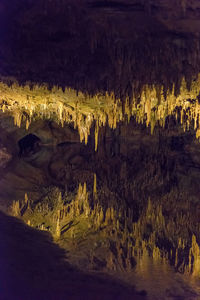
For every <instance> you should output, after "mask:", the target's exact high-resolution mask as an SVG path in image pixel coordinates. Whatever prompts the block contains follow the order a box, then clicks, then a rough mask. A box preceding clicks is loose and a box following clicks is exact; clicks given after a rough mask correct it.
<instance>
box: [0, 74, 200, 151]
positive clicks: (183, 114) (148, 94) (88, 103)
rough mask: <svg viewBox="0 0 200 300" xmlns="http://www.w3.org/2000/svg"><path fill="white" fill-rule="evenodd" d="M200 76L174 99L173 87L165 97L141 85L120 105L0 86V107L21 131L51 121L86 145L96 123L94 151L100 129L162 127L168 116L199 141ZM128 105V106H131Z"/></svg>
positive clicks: (109, 98) (71, 93)
mask: <svg viewBox="0 0 200 300" xmlns="http://www.w3.org/2000/svg"><path fill="white" fill-rule="evenodd" d="M199 91H200V75H199V76H198V78H197V79H196V80H193V81H192V83H191V87H190V90H188V88H187V83H186V81H185V80H184V79H183V80H182V84H181V87H180V93H179V95H178V96H175V91H174V87H173V89H172V90H171V91H170V90H168V91H167V92H166V94H165V93H164V91H163V87H159V86H158V87H157V86H151V87H150V86H148V85H144V86H143V88H142V91H141V95H140V102H139V103H138V104H137V99H136V98H133V99H132V100H131V101H130V99H128V98H126V99H125V100H124V101H123V102H121V101H120V100H119V99H115V96H114V94H108V93H106V94H105V95H103V94H97V95H96V96H89V95H86V94H83V93H81V92H80V93H78V95H77V93H76V91H75V90H72V89H70V88H69V89H65V91H64V92H63V91H62V89H60V88H56V87H54V88H53V89H52V90H51V91H49V90H48V88H47V87H45V86H41V87H39V86H37V85H36V86H34V87H33V89H30V87H29V86H28V85H26V86H24V87H21V86H19V85H18V84H17V83H15V84H13V85H12V86H11V87H8V86H7V85H6V84H4V83H0V105H1V109H2V111H3V112H5V113H9V114H11V115H13V117H14V123H15V125H16V126H18V127H20V126H21V125H22V124H25V125H23V126H25V127H26V129H28V128H29V126H30V124H31V122H32V121H34V120H36V119H39V118H42V119H43V118H45V119H50V118H53V119H54V120H55V121H56V122H58V123H60V124H61V125H62V126H63V125H64V123H73V124H74V128H77V129H78V132H79V135H80V141H81V142H82V141H85V143H86V144H87V141H88V135H89V134H90V129H91V126H92V124H93V122H94V121H95V124H96V125H95V149H97V145H98V132H99V127H101V126H105V125H106V124H108V125H109V126H110V127H111V128H116V125H117V123H118V122H119V121H123V120H125V119H126V118H128V120H130V117H131V116H134V117H135V118H136V121H137V122H138V123H145V124H146V126H147V127H148V126H151V132H152V133H153V130H154V127H155V126H156V125H157V124H159V125H160V126H165V121H166V118H167V117H168V116H172V115H173V116H174V117H175V118H176V119H177V120H178V121H177V122H180V123H181V125H182V127H183V129H184V131H185V130H189V129H191V128H193V129H194V130H195V131H196V137H197V138H199V137H200V117H199V116H200V103H199ZM130 103H131V104H130Z"/></svg>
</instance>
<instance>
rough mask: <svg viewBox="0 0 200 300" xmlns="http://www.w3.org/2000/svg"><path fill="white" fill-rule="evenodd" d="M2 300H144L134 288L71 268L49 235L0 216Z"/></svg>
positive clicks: (63, 252)
mask: <svg viewBox="0 0 200 300" xmlns="http://www.w3.org/2000/svg"><path fill="white" fill-rule="evenodd" d="M0 228H1V231H0V241H1V242H0V266H1V267H0V299H1V300H21V299H26V300H36V299H37V300H47V299H48V300H65V299H70V300H73V299H91V300H93V299H109V300H111V299H115V300H116V299H123V300H124V299H127V300H128V299H143V297H142V296H140V295H139V294H137V293H136V292H135V291H134V289H133V288H132V287H129V286H125V285H123V284H121V283H119V282H117V281H114V280H112V279H111V278H108V277H106V276H99V277H95V276H92V275H87V274H84V273H82V272H81V271H79V270H78V269H75V268H74V267H73V266H71V265H70V264H69V263H68V262H67V261H66V257H65V251H64V250H62V249H60V248H59V247H58V246H57V245H56V244H54V243H53V241H52V238H51V236H50V235H49V233H47V232H41V231H37V230H35V229H33V228H31V227H29V226H27V225H25V224H24V223H22V222H21V221H20V220H18V219H16V218H14V217H10V216H7V215H5V214H4V213H2V212H0Z"/></svg>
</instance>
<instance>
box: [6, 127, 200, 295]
mask: <svg viewBox="0 0 200 300" xmlns="http://www.w3.org/2000/svg"><path fill="white" fill-rule="evenodd" d="M134 124H135V122H134V121H131V122H130V124H129V125H123V124H121V125H120V126H119V127H118V128H117V132H118V134H117V135H113V132H112V130H110V129H109V127H107V128H104V130H105V131H104V135H101V134H100V137H101V138H100V139H99V147H98V151H96V152H95V151H94V148H93V147H91V145H92V143H94V141H93V140H90V141H89V144H88V145H87V146H86V145H83V144H80V143H78V142H76V143H75V142H73V143H70V142H66V143H61V144H59V145H57V147H56V148H53V147H45V146H41V149H40V150H38V152H36V153H32V152H31V153H30V155H28V154H27V153H26V154H25V155H24V156H23V158H21V159H18V158H17V159H16V161H15V169H14V170H13V169H12V176H15V177H14V178H12V176H11V175H10V171H9V169H8V170H7V174H6V175H5V177H4V184H5V182H9V191H7V192H6V189H5V188H4V195H2V196H4V197H6V195H8V194H9V193H11V194H12V193H13V194H15V199H16V196H17V195H19V198H21V199H22V195H23V193H24V194H25V198H24V200H23V199H22V200H20V199H19V200H17V199H16V201H14V202H12V203H11V202H10V207H9V211H10V212H11V214H13V215H15V216H17V217H19V218H22V219H23V220H24V221H25V222H26V223H27V224H28V225H30V226H33V227H36V228H38V229H41V230H47V231H49V232H51V234H52V235H53V236H54V238H55V241H56V242H57V243H59V245H60V246H61V247H62V248H65V249H67V250H68V251H69V254H68V255H69V260H70V261H71V262H72V263H73V264H75V265H77V266H79V268H82V269H88V270H95V271H96V272H98V271H104V272H108V273H111V274H113V275H114V276H117V277H121V276H122V275H121V274H123V276H122V277H123V280H125V281H127V282H129V283H132V284H137V286H138V287H139V288H140V289H141V288H144V289H147V291H148V292H149V295H151V296H152V297H154V298H152V299H156V298H155V295H157V297H158V299H159V295H162V297H163V299H164V296H165V297H169V299H170V297H171V299H175V297H176V296H178V295H179V296H180V295H182V296H183V295H184V297H185V298H183V299H195V297H196V295H197V294H196V293H199V291H198V289H197V288H196V284H192V283H190V280H188V279H187V280H186V279H185V277H183V275H178V274H179V273H180V274H185V275H184V276H186V275H187V276H195V277H196V276H197V277H198V278H199V274H200V262H199V254H200V247H199V230H200V227H199V226H200V224H199V204H198V197H197V195H198V192H199V186H198V185H197V184H196V182H197V180H198V178H199V176H200V174H199V166H200V161H199V156H198V153H199V147H198V144H197V143H196V140H195V137H193V138H192V137H190V138H188V133H184V132H183V131H182V133H181V135H180V134H179V135H178V132H180V130H181V129H180V128H179V129H177V132H174V133H173V134H172V133H168V134H166V135H164V134H161V132H160V131H158V132H157V133H155V134H154V135H153V136H150V135H148V134H145V133H144V128H139V127H135V128H134V126H136V124H135V125H134ZM132 128H134V130H131V129H132ZM60 130H61V131H62V130H64V129H60ZM161 130H162V129H161ZM115 133H116V132H115ZM127 133H128V134H127ZM162 133H163V132H162ZM105 138H106V140H105ZM183 162H184V164H183ZM29 172H31V173H30V175H29ZM29 176H31V177H32V183H29V184H28V185H27V181H28V178H29ZM39 176H40V177H39ZM27 177H28V178H27ZM31 177H30V178H31ZM16 178H17V180H20V181H21V187H23V188H22V190H21V191H20V190H19V189H18V188H17V187H16V183H15V182H16ZM39 178H43V179H42V182H40V184H39ZM36 182H37V184H36ZM38 185H39V186H40V187H39V189H38V188H36V186H38ZM6 193H7V194H6ZM13 194H12V196H11V195H10V198H11V199H13V198H14V196H13ZM170 266H171V267H170ZM163 268H165V269H163ZM150 269H151V270H152V271H153V272H154V277H152V276H151V273H152V271H151V272H150ZM175 272H178V274H177V273H175ZM170 274H171V275H170ZM156 276H158V277H159V276H162V279H160V281H158V280H156ZM153 278H154V279H155V284H153V282H154V281H153ZM187 278H190V277H187ZM140 279H141V282H139V280H140ZM147 279H148V280H147ZM185 280H186V281H185ZM146 281H147V282H148V283H146V284H144V285H143V287H142V283H144V282H146ZM167 284H169V286H167ZM151 285H152V287H151ZM163 286H165V288H163ZM175 286H176V291H174V287H175ZM197 286H198V285H197ZM156 291H157V292H156ZM159 293H161V294H159ZM162 293H164V296H163V294H162Z"/></svg>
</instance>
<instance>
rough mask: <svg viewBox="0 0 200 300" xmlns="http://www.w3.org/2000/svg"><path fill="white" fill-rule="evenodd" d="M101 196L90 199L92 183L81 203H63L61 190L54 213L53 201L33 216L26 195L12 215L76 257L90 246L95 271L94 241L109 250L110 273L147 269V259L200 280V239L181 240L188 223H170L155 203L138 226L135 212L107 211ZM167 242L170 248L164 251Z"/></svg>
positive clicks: (81, 189)
mask: <svg viewBox="0 0 200 300" xmlns="http://www.w3.org/2000/svg"><path fill="white" fill-rule="evenodd" d="M94 185H96V179H95V176H94ZM95 190H96V187H95V186H94V190H93V193H92V194H90V193H89V192H88V191H87V187H86V183H85V184H84V185H81V184H79V188H78V192H77V195H76V197H75V198H74V199H73V200H72V201H70V202H68V200H67V199H68V196H67V198H66V196H64V198H63V197H62V195H61V193H60V191H59V189H58V188H55V189H54V190H53V193H52V195H53V197H55V196H56V195H57V199H55V198H54V206H53V207H50V206H51V205H50V204H49V200H48V201H47V200H44V201H43V202H41V203H39V204H38V205H37V206H36V207H35V209H34V210H31V208H30V203H31V201H29V200H28V197H27V195H25V200H24V202H23V203H22V204H21V205H20V204H19V201H18V202H14V203H13V205H12V208H11V213H12V214H14V215H15V216H16V215H17V216H18V217H21V216H22V213H21V212H22V211H23V217H22V219H23V220H24V221H25V222H26V223H27V224H28V225H31V226H33V227H36V228H38V229H40V230H47V231H50V232H51V233H52V235H53V236H54V238H55V241H57V242H58V243H61V246H62V247H63V246H64V247H65V248H67V249H68V248H70V247H72V249H73V251H72V252H74V251H75V253H76V251H77V253H79V251H82V248H81V247H80V248H79V243H80V245H81V244H82V243H83V245H85V246H84V247H85V251H86V252H87V248H88V245H90V258H89V259H90V267H91V268H93V267H94V260H95V257H96V256H98V251H99V250H98V248H95V247H93V246H92V243H94V241H93V239H94V240H95V241H96V242H95V243H96V244H98V243H100V242H101V243H102V244H103V245H105V246H104V252H103V253H104V254H102V253H101V256H102V255H103V256H102V260H103V261H105V263H104V268H105V270H111V271H117V270H118V271H122V270H126V271H131V270H132V269H133V268H134V266H135V264H136V261H137V263H138V262H140V261H141V263H145V262H144V258H145V257H147V256H150V257H152V259H153V260H154V261H155V262H156V261H161V262H162V263H165V264H166V263H170V264H173V265H174V267H175V268H176V269H177V270H179V271H180V272H182V273H183V272H185V273H189V274H193V275H194V276H198V277H200V261H199V260H200V247H199V245H198V243H197V241H196V236H195V234H193V236H192V240H190V238H189V237H188V238H182V237H180V232H181V231H183V230H182V228H183V227H184V226H185V224H187V225H188V227H189V226H190V220H189V219H187V217H183V216H181V215H178V214H177V215H176V222H174V218H173V217H172V218H168V219H166V218H165V217H164V216H163V213H162V206H161V205H155V204H153V203H152V201H151V200H150V199H149V200H148V203H147V207H146V208H145V209H144V210H143V212H142V214H141V216H140V218H139V220H138V221H137V222H133V211H132V210H130V208H128V209H127V208H126V207H124V206H119V205H118V204H117V203H116V201H114V202H112V201H111V202H112V203H113V205H108V204H107V205H106V206H102V205H101V201H100V200H99V197H98V193H97V192H95V194H94V191H95ZM66 200H67V202H66ZM64 203H65V204H64ZM188 218H189V216H188ZM92 237H93V238H92ZM162 240H163V241H168V242H166V243H165V244H163V245H162V243H161V242H160V241H162ZM166 245H168V246H167V247H166Z"/></svg>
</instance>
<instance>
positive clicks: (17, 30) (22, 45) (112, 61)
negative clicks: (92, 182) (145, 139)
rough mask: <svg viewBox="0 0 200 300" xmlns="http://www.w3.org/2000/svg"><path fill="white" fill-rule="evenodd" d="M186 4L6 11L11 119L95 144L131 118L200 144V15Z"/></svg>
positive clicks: (2, 98)
mask: <svg viewBox="0 0 200 300" xmlns="http://www.w3.org/2000/svg"><path fill="white" fill-rule="evenodd" d="M176 2H177V3H176ZM176 2H175V3H174V5H173V6H172V5H170V3H169V1H164V0H163V1H152V2H151V3H150V1H123V2H120V1H111V2H105V1H89V2H86V1H77V2H76V3H74V2H73V3H72V1H54V3H53V2H50V1H47V0H44V1H31V0H30V1H28V0H27V1H17V0H15V1H12V3H11V2H9V3H8V2H7V1H2V3H1V6H0V15H1V18H0V19H1V21H0V22H1V24H0V25H1V26H0V27H1V29H0V37H1V46H0V108H1V111H2V112H3V113H6V114H9V115H11V116H13V118H14V124H15V125H17V126H19V127H20V126H21V125H22V126H23V127H25V128H26V129H28V128H29V125H30V123H31V122H33V121H34V120H37V119H41V118H42V119H53V120H55V121H56V122H57V123H59V124H61V125H62V126H63V124H64V123H73V124H74V127H75V128H78V131H79V135H80V140H81V141H83V140H84V141H85V142H86V143H87V140H88V135H89V134H90V129H91V126H92V124H93V123H94V122H95V128H96V130H95V133H96V135H98V129H99V127H101V126H104V125H105V124H108V125H109V126H110V127H111V128H116V125H117V123H118V122H121V121H124V120H128V121H129V120H130V118H131V117H133V118H134V119H135V120H136V121H137V122H138V123H144V124H146V126H147V127H149V128H151V133H153V130H154V127H155V126H157V125H159V126H162V127H164V126H165V123H166V119H167V118H168V117H169V116H172V117H173V118H174V119H175V120H176V121H175V122H177V123H180V124H181V125H182V128H183V130H184V131H185V130H190V129H191V130H194V131H195V132H196V136H197V137H199V136H200V120H199V113H200V89H199V88H200V76H199V69H200V39H199V33H200V30H199V28H200V26H198V24H199V23H198V22H199V21H198V19H199V14H200V5H199V2H198V1H195V0H193V1H188V2H187V5H186V4H185V5H184V1H182V4H181V5H180V3H179V4H178V1H176ZM96 144H97V143H96ZM96 147H97V145H96Z"/></svg>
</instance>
